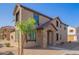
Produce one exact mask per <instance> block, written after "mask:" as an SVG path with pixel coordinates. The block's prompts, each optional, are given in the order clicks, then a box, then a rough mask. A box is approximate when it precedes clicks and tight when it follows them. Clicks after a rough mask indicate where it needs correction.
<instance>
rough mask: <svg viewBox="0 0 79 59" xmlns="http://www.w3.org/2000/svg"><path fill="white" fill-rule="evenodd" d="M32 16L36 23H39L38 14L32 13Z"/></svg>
mask: <svg viewBox="0 0 79 59" xmlns="http://www.w3.org/2000/svg"><path fill="white" fill-rule="evenodd" d="M33 17H34V19H35V20H36V23H37V25H39V15H38V14H34V15H33Z"/></svg>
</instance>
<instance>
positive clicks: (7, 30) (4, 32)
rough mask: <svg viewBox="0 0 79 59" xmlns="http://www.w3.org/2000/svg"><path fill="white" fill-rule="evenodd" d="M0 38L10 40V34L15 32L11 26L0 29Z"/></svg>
mask: <svg viewBox="0 0 79 59" xmlns="http://www.w3.org/2000/svg"><path fill="white" fill-rule="evenodd" d="M0 30H1V36H2V39H4V40H8V41H9V40H10V33H11V32H12V31H14V30H15V28H14V27H13V26H4V27H1V28H0Z"/></svg>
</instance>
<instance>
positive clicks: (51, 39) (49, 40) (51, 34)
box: [47, 31, 53, 46]
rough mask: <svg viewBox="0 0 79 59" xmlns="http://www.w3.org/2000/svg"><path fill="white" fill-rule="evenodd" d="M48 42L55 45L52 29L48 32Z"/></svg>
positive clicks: (49, 44)
mask: <svg viewBox="0 0 79 59" xmlns="http://www.w3.org/2000/svg"><path fill="white" fill-rule="evenodd" d="M47 37H48V38H47V44H48V46H51V45H53V32H52V31H48V32H47Z"/></svg>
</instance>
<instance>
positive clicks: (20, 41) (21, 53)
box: [18, 33, 24, 55]
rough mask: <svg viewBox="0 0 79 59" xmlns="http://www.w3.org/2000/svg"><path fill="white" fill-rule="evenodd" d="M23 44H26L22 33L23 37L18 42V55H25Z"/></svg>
mask: <svg viewBox="0 0 79 59" xmlns="http://www.w3.org/2000/svg"><path fill="white" fill-rule="evenodd" d="M23 42H24V35H23V33H21V37H20V39H19V40H18V54H19V55H23Z"/></svg>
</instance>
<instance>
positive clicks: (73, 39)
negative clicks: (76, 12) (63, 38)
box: [67, 26, 78, 42]
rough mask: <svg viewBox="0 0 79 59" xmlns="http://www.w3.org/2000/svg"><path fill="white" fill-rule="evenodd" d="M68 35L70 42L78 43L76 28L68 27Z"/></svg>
mask: <svg viewBox="0 0 79 59" xmlns="http://www.w3.org/2000/svg"><path fill="white" fill-rule="evenodd" d="M67 35H68V38H67V41H68V42H77V41H78V40H77V30H76V28H75V27H72V26H68V28H67Z"/></svg>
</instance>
